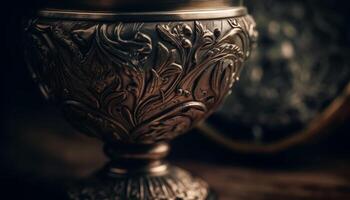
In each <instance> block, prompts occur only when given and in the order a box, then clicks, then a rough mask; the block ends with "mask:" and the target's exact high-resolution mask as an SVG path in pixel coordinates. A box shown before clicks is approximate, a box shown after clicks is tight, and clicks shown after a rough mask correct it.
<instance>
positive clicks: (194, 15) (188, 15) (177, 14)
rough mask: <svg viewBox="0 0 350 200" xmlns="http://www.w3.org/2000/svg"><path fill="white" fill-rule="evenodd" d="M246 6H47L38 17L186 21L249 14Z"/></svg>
mask: <svg viewBox="0 0 350 200" xmlns="http://www.w3.org/2000/svg"><path fill="white" fill-rule="evenodd" d="M247 14H248V12H247V8H246V7H244V6H234V7H223V8H215V9H197V10H196V9H191V10H175V11H152V12H111V11H108V12H101V11H87V10H65V9H51V8H45V9H42V10H39V11H38V17H42V18H52V19H60V20H62V19H67V20H88V21H116V20H118V21H123V22H125V21H127V22H137V21H142V22H154V21H159V22H160V21H180V20H181V21H184V20H205V19H223V18H229V17H240V16H244V15H247Z"/></svg>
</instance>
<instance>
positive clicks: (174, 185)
mask: <svg viewBox="0 0 350 200" xmlns="http://www.w3.org/2000/svg"><path fill="white" fill-rule="evenodd" d="M165 167H167V169H166V170H164V171H163V172H161V173H149V174H145V173H136V174H118V173H108V175H106V174H105V173H104V174H105V175H103V176H98V177H96V178H95V179H94V180H90V181H87V182H84V183H79V184H77V185H76V186H74V187H72V188H71V190H70V191H69V198H70V199H72V200H82V199H84V200H126V199H132V200H158V199H159V200H160V199H163V200H215V199H217V198H216V195H215V194H214V193H213V192H212V191H211V190H210V189H209V187H208V184H207V183H205V182H204V181H203V180H201V179H200V178H197V177H194V176H192V175H191V174H190V173H189V172H187V171H185V170H183V169H180V168H178V167H174V166H166V165H165Z"/></svg>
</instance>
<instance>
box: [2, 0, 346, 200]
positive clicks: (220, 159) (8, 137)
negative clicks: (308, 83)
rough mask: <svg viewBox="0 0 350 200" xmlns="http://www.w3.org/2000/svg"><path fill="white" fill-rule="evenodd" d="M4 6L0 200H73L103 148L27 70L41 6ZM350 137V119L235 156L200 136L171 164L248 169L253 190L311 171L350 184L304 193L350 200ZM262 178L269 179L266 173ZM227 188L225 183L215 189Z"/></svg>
mask: <svg viewBox="0 0 350 200" xmlns="http://www.w3.org/2000/svg"><path fill="white" fill-rule="evenodd" d="M279 2H283V1H279ZM310 2H311V3H309V5H308V6H310V7H313V6H314V7H317V6H324V4H321V3H319V2H327V4H326V5H327V7H328V9H331V10H334V11H336V12H335V13H338V14H339V16H341V17H343V18H345V19H349V13H348V9H347V8H348V6H347V3H346V1H340V0H336V1H310ZM1 4H2V12H1V31H0V32H1V43H0V44H1V46H0V49H1V62H0V63H1V64H0V65H1V78H0V80H1V90H0V91H1V96H0V99H1V104H0V105H1V118H0V120H1V134H0V199H11V200H16V199H24V198H26V199H36V200H39V199H50V200H55V199H57V200H58V199H65V192H64V186H65V184H66V183H67V182H70V181H72V180H74V179H76V178H80V177H84V176H87V175H89V174H90V173H92V172H93V171H94V170H96V169H98V168H100V167H101V166H103V164H104V163H105V162H106V158H105V157H104V156H103V154H102V152H101V144H100V143H99V142H98V141H95V140H94V139H91V138H87V137H84V136H82V135H79V134H72V132H74V130H73V129H71V128H70V126H69V125H67V124H66V123H65V122H64V120H62V118H61V117H60V113H59V112H58V111H57V110H55V109H54V108H52V107H51V105H50V104H49V103H47V102H46V101H45V100H44V98H42V97H41V95H40V93H39V90H38V89H37V87H36V85H35V84H34V82H33V81H32V80H31V77H30V74H29V72H28V71H27V69H26V67H25V63H24V60H23V54H22V46H21V18H22V17H23V16H24V15H28V14H31V13H32V12H33V11H34V10H35V7H36V6H35V4H34V3H33V2H29V1H24V0H22V1H4V2H2V3H1ZM250 6H251V7H252V10H253V13H252V14H253V15H254V9H257V8H254V7H253V6H254V5H250ZM271 6H273V3H271ZM347 22H348V23H349V21H347ZM344 25H345V24H344ZM348 25H349V24H346V26H348ZM344 30H346V29H344ZM343 36H344V37H343V38H339V40H340V41H343V42H344V43H349V41H348V38H349V37H348V36H349V33H348V32H344V35H343ZM349 133H350V120H347V121H345V122H343V123H342V124H341V125H340V126H337V127H335V128H334V129H333V130H332V131H331V132H329V133H328V134H325V135H322V136H321V137H318V138H314V139H312V140H310V141H308V142H306V143H304V144H301V145H298V146H295V147H293V148H291V149H287V150H285V151H283V152H279V153H276V154H271V155H261V154H243V153H240V152H232V151H229V150H227V149H225V148H223V147H221V146H220V145H219V144H217V143H215V142H213V141H211V140H210V139H208V138H206V137H205V136H203V135H201V134H200V133H199V132H198V131H196V130H194V131H192V133H191V134H187V135H185V136H181V137H180V138H178V139H177V140H175V141H174V142H173V147H174V148H173V151H172V153H171V155H170V160H172V161H173V162H175V163H178V164H179V165H181V166H184V167H185V168H186V167H187V168H189V169H197V167H198V170H200V169H202V170H203V176H206V177H208V178H210V176H208V173H210V172H211V171H217V173H218V174H219V170H221V169H226V170H222V173H221V175H222V176H225V173H227V174H228V175H229V174H230V173H231V174H232V170H234V172H237V170H238V172H240V171H239V170H241V169H242V170H246V169H247V170H249V171H248V172H247V171H244V172H245V173H246V174H247V177H250V178H247V179H246V180H247V181H246V183H245V182H244V181H242V180H240V181H242V182H244V184H245V185H247V184H248V182H254V181H256V180H255V179H254V176H256V177H259V176H262V178H263V179H264V178H265V179H266V180H269V177H274V174H275V173H274V172H281V171H282V172H285V173H288V172H290V171H293V172H294V171H297V172H304V174H302V175H300V176H301V179H303V178H305V177H308V176H307V175H308V173H309V172H313V171H319V174H322V173H323V172H325V173H326V174H331V175H332V176H333V175H334V176H335V177H342V178H344V181H345V183H344V184H339V185H340V186H338V185H337V184H336V186H334V187H327V184H325V185H326V186H324V185H322V187H317V183H318V182H320V183H322V181H323V180H325V182H327V181H329V182H332V180H330V179H327V178H325V179H322V178H321V179H319V181H315V182H313V183H314V184H315V185H316V186H315V185H310V186H309V187H310V188H307V189H305V188H304V189H305V190H307V191H313V192H315V193H316V194H317V195H319V196H317V195H315V196H317V197H319V198H317V199H322V197H321V196H322V195H320V193H318V191H319V190H322V188H323V187H324V188H323V189H326V190H327V189H330V188H331V189H333V190H332V192H334V193H336V194H339V195H334V196H333V198H328V199H340V200H345V199H346V198H341V197H340V196H341V194H344V197H349V193H350V189H349V188H350V186H349V185H347V184H349V183H350V173H349V172H348V170H349V166H350V158H349V153H350V145H349V143H350V140H349V139H350V136H349ZM203 166H204V167H203ZM201 167H202V168H201ZM235 170H236V171H235ZM259 171H260V172H261V171H262V172H264V173H262V174H259V173H258V172H259ZM265 172H266V173H265ZM198 173H199V174H200V172H198ZM269 173H271V174H272V175H271V176H270V175H269ZM233 174H234V173H233ZM232 176H233V175H232ZM286 176H288V175H286ZM260 178H261V177H260ZM313 178H314V177H312V179H313ZM305 179H307V178H305ZM316 179H317V178H316ZM283 180H285V183H288V182H291V184H292V182H293V179H291V180H290V179H283ZM317 180H318V179H317ZM336 180H338V179H336ZM209 181H210V180H209ZM220 181H221V182H222V181H225V180H224V179H223V180H221V179H218V180H214V181H212V182H213V183H215V182H220ZM244 184H243V185H244ZM330 184H331V183H330ZM232 187H234V186H232ZM227 189H228V190H229V189H230V188H229V187H228V188H227ZM245 192H247V191H245ZM328 192H330V191H328ZM247 193H249V192H247ZM253 193H254V190H253ZM256 193H259V191H257V192H256ZM271 193H273V192H271ZM277 196H278V195H277ZM311 196H312V195H311ZM260 197H261V196H260ZM265 197H266V198H262V197H261V198H255V199H266V200H267V199H271V200H272V199H274V198H273V197H270V196H268V195H267V196H265ZM227 199H229V198H227ZM251 199H253V198H251ZM292 199H293V198H292ZM294 199H297V198H294ZM300 199H303V198H300ZM308 199H310V198H308ZM315 199H316V198H315Z"/></svg>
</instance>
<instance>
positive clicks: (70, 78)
mask: <svg viewBox="0 0 350 200" xmlns="http://www.w3.org/2000/svg"><path fill="white" fill-rule="evenodd" d="M256 34H257V33H256V30H255V23H254V21H253V19H252V18H251V17H250V16H249V15H248V14H247V10H246V8H245V7H243V6H241V4H240V3H239V2H235V1H198V0H193V1H174V0H164V1H160V0H150V1H147V2H144V1H138V0H133V1H132V0H131V1H124V0H114V1H96V2H95V1H88V0H87V1H82V0H81V1H59V2H58V1H57V2H56V1H51V2H49V3H47V4H46V7H45V8H43V9H41V10H39V11H38V13H37V15H36V16H34V17H32V18H31V19H29V20H27V21H26V25H25V27H24V37H25V40H24V41H25V50H26V57H27V60H28V64H29V68H30V70H31V72H32V74H33V78H34V79H35V80H37V81H38V84H39V86H40V88H41V91H42V92H43V94H44V95H45V96H46V97H47V98H49V99H52V100H53V101H54V102H55V103H56V104H57V105H59V106H60V107H61V108H62V110H63V113H64V116H65V118H66V119H67V121H68V122H69V123H71V124H72V125H73V126H74V127H75V128H77V129H78V130H80V131H81V132H82V133H84V134H89V135H91V136H93V137H96V138H99V139H100V140H102V141H103V142H104V143H105V153H106V155H107V156H108V157H109V158H110V159H111V161H110V163H109V164H108V165H107V166H106V167H105V169H104V170H102V173H101V175H100V176H99V177H98V178H97V179H96V180H95V181H92V182H91V183H86V184H81V185H79V186H77V187H76V188H74V189H73V190H71V191H70V192H69V194H70V198H71V199H76V200H80V199H96V200H97V199H106V200H107V199H108V200H111V199H123V200H125V199H135V200H143V199H174V200H175V199H183V200H195V199H196V200H204V199H211V198H213V197H212V196H211V192H210V189H209V187H208V185H207V184H206V183H205V182H204V181H202V180H201V179H199V178H197V177H194V176H192V175H191V174H190V173H188V172H187V171H185V170H182V169H180V168H177V167H174V166H172V165H169V164H167V163H166V162H164V161H163V160H162V159H163V158H164V157H165V156H166V155H167V153H168V150H169V146H168V144H167V142H168V141H169V140H171V139H173V138H174V137H176V136H178V135H180V134H183V133H185V132H186V131H187V130H189V129H190V128H191V127H193V126H195V125H196V124H197V123H198V122H200V121H201V120H204V119H205V118H206V117H207V116H208V115H210V114H211V113H212V112H213V111H215V109H216V108H217V107H218V106H219V105H220V104H221V103H222V102H223V100H224V98H225V96H227V94H228V93H229V91H230V89H231V87H232V86H233V84H234V83H235V82H236V81H237V80H238V77H239V73H240V70H241V69H242V66H243V64H244V62H245V60H246V59H247V58H248V56H249V53H250V50H251V46H252V43H253V42H254V41H255V38H256Z"/></svg>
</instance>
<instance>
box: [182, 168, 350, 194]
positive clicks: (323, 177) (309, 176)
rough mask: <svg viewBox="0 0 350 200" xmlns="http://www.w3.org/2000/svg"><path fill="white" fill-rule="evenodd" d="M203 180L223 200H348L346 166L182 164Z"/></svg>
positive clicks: (349, 189)
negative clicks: (295, 167)
mask: <svg viewBox="0 0 350 200" xmlns="http://www.w3.org/2000/svg"><path fill="white" fill-rule="evenodd" d="M180 165H182V166H183V167H185V168H186V169H189V170H191V171H194V172H196V174H198V175H199V176H201V177H203V178H204V179H205V180H206V181H207V182H208V183H209V184H210V185H211V186H212V188H213V189H214V190H215V191H216V192H217V193H218V195H219V197H220V198H219V199H220V200H349V199H350V177H349V176H346V175H345V174H341V173H339V172H344V171H345V170H346V169H347V168H346V166H339V168H337V169H335V168H333V169H319V170H276V169H274V170H268V169H247V168H242V167H232V166H225V165H213V164H206V163H195V162H188V163H182V164H180Z"/></svg>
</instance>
